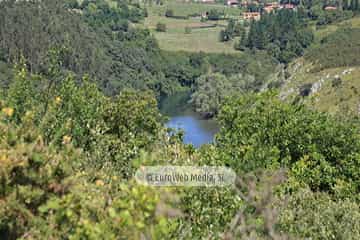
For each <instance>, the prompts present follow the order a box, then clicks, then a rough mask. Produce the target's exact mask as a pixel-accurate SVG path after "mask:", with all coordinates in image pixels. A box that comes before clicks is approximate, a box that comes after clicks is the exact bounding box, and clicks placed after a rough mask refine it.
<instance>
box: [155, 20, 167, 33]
mask: <svg viewBox="0 0 360 240" xmlns="http://www.w3.org/2000/svg"><path fill="white" fill-rule="evenodd" d="M156 31H157V32H166V24H165V23H160V22H159V23H157V24H156Z"/></svg>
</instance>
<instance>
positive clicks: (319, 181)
mask: <svg viewBox="0 0 360 240" xmlns="http://www.w3.org/2000/svg"><path fill="white" fill-rule="evenodd" d="M218 120H219V122H220V124H221V130H220V133H219V134H218V135H217V137H216V143H217V147H218V149H219V150H220V151H221V152H222V154H223V155H222V156H223V161H224V162H225V163H226V164H227V165H228V166H231V167H232V168H234V169H235V170H236V171H238V172H239V173H241V172H243V171H245V172H248V171H252V170H255V169H258V168H270V169H277V168H279V167H286V168H289V169H290V173H289V174H290V179H289V184H290V186H291V188H298V187H300V186H309V187H310V188H311V189H312V190H317V191H325V192H330V193H333V194H339V196H340V195H341V196H348V197H354V195H352V194H355V193H357V192H358V191H359V187H360V185H359V183H360V182H359V181H358V180H357V179H360V178H359V177H358V172H359V168H360V164H359V156H360V155H359V153H360V144H359V142H360V141H359V139H358V138H359V135H358V131H359V129H358V126H356V125H354V124H353V123H350V122H345V121H341V122H340V121H337V120H336V119H334V118H332V117H330V116H328V115H326V114H322V113H317V112H314V111H311V110H308V109H306V108H305V107H304V106H303V105H295V106H292V105H289V104H287V103H283V102H281V101H280V100H279V99H277V98H276V97H275V96H274V95H271V94H270V93H263V94H256V95H250V96H243V97H239V98H230V99H228V100H227V101H226V102H225V104H224V105H223V107H222V109H221V111H220V113H219V116H218Z"/></svg>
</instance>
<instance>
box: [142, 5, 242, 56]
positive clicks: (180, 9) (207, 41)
mask: <svg viewBox="0 0 360 240" xmlns="http://www.w3.org/2000/svg"><path fill="white" fill-rule="evenodd" d="M167 9H172V10H173V11H174V15H175V16H188V15H190V14H195V13H198V14H201V13H203V12H206V11H209V10H210V9H218V10H220V11H224V12H225V14H227V16H232V17H239V16H240V12H241V11H240V9H238V8H232V7H226V6H224V5H220V4H200V3H182V2H168V3H166V4H165V5H163V6H152V7H150V8H148V11H149V17H147V18H146V20H145V23H144V25H145V27H147V28H149V29H150V30H151V31H152V32H153V34H154V36H155V38H156V39H157V40H158V42H159V45H160V48H161V49H164V50H168V51H187V52H200V51H203V52H209V53H235V52H238V51H235V49H234V47H233V45H234V41H235V40H236V39H235V40H233V41H229V42H226V43H222V42H220V41H219V34H220V31H221V30H222V29H224V26H226V24H227V21H225V20H219V21H206V22H201V19H200V18H188V19H175V18H167V17H165V16H164V15H165V11H166V10H167ZM159 22H160V23H164V24H166V29H167V30H166V32H156V31H155V28H156V24H157V23H159ZM215 24H216V25H217V26H216V27H211V26H213V25H215ZM186 27H189V28H192V29H191V32H190V33H185V28H186ZM198 27H209V28H198ZM194 28H195V29H194Z"/></svg>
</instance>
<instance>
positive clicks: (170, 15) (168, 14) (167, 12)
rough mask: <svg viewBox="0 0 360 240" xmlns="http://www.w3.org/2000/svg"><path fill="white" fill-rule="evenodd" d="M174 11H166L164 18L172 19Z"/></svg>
mask: <svg viewBox="0 0 360 240" xmlns="http://www.w3.org/2000/svg"><path fill="white" fill-rule="evenodd" d="M173 16H174V11H173V10H172V9H167V10H166V12H165V17H173Z"/></svg>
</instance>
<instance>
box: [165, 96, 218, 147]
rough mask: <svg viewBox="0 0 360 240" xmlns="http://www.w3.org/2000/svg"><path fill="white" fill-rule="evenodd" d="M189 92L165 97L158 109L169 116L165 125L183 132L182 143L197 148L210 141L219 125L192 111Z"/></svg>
mask: <svg viewBox="0 0 360 240" xmlns="http://www.w3.org/2000/svg"><path fill="white" fill-rule="evenodd" d="M189 98H190V96H189V93H188V92H182V93H177V94H175V95H172V96H169V97H166V98H164V99H162V101H161V102H160V111H161V112H162V114H164V115H165V116H168V117H169V121H168V122H167V123H166V126H167V127H170V128H175V129H182V130H183V131H184V132H185V135H184V143H186V144H192V145H194V147H196V148H198V147H200V146H201V145H202V144H206V143H211V142H212V141H213V138H214V135H215V134H216V133H217V132H218V130H219V127H218V125H217V124H216V122H215V120H211V119H210V120H209V119H203V118H202V117H201V116H200V115H199V114H198V113H196V112H194V111H193V109H192V107H191V106H190V104H189V103H188V101H189Z"/></svg>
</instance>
